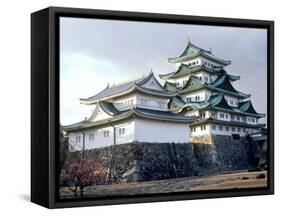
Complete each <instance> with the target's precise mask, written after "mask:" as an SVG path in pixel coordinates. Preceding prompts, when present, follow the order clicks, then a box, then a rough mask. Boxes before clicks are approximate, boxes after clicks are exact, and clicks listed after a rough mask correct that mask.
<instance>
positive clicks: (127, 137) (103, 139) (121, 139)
mask: <svg viewBox="0 0 281 216" xmlns="http://www.w3.org/2000/svg"><path fill="white" fill-rule="evenodd" d="M114 127H115V128H116V129H115V136H116V144H117V145H119V144H123V143H129V142H133V141H134V139H135V130H134V129H135V122H134V120H130V121H127V122H125V123H123V124H117V125H114ZM123 128H124V133H121V134H120V133H119V129H121V131H122V129H123ZM107 131H108V136H107V135H106V136H105V133H107ZM121 131H120V132H121ZM83 133H84V135H83ZM83 133H82V132H71V133H70V134H69V144H70V145H71V146H72V147H74V149H75V150H79V151H80V150H82V148H83V138H84V139H85V140H84V141H85V149H93V148H100V147H105V146H110V145H113V143H114V139H113V138H114V137H113V127H112V126H105V127H102V128H95V129H89V130H85V131H84V132H83ZM90 136H91V137H93V138H92V139H91V137H90ZM77 137H80V142H76V141H77Z"/></svg>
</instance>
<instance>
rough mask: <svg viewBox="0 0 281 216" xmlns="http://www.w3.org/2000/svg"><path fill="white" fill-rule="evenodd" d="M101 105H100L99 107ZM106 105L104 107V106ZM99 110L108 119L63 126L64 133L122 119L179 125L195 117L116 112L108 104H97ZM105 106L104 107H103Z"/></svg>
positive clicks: (143, 111) (146, 111) (140, 110)
mask: <svg viewBox="0 0 281 216" xmlns="http://www.w3.org/2000/svg"><path fill="white" fill-rule="evenodd" d="M101 104H102V105H101ZM105 104H106V105H105ZM98 105H99V106H100V108H101V109H102V110H103V111H105V112H106V113H109V115H110V116H111V117H110V118H106V119H103V120H98V121H92V119H91V117H90V118H89V119H88V120H84V121H81V122H77V123H75V124H71V125H67V126H63V129H64V130H66V131H76V130H80V129H84V128H91V127H97V126H101V125H105V124H110V123H114V122H118V121H121V120H124V119H129V118H133V117H138V118H145V119H152V120H159V121H167V120H168V121H171V122H179V123H192V122H194V121H195V119H196V118H195V117H187V116H184V115H183V114H181V113H173V112H171V111H160V110H151V109H145V108H138V107H132V108H131V109H129V110H126V111H122V112H119V111H118V112H116V110H115V109H116V108H115V109H114V108H113V107H114V105H113V104H111V103H109V102H106V103H104V102H98ZM104 105H105V106H104Z"/></svg>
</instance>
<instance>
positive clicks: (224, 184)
mask: <svg viewBox="0 0 281 216" xmlns="http://www.w3.org/2000/svg"><path fill="white" fill-rule="evenodd" d="M260 174H264V175H265V178H257V176H258V175H260ZM266 185H267V173H266V171H257V172H248V171H240V172H235V173H229V174H220V175H212V176H206V177H191V178H190V177H189V178H176V179H167V180H159V181H149V182H134V183H122V184H114V185H100V186H90V187H87V188H85V192H84V196H87V197H88V196H89V197H102V196H114V195H118V196H120V195H136V194H154V193H171V192H184V191H198V190H222V189H236V188H260V187H266ZM60 195H61V198H73V197H74V196H73V193H72V192H71V191H70V190H69V189H68V188H62V189H61V190H60Z"/></svg>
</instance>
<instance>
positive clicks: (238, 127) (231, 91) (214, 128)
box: [160, 41, 265, 143]
mask: <svg viewBox="0 0 281 216" xmlns="http://www.w3.org/2000/svg"><path fill="white" fill-rule="evenodd" d="M168 60H169V62H170V63H173V64H175V68H176V70H175V71H174V72H172V73H169V74H164V75H160V78H161V79H163V80H164V81H165V84H164V89H165V90H166V91H167V92H176V93H177V95H176V96H174V97H172V98H171V99H170V101H169V109H170V110H171V111H172V112H173V113H182V114H183V115H184V116H189V117H197V119H196V120H195V121H194V122H193V123H192V124H190V133H191V141H193V142H203V143H204V142H205V143H206V142H207V143H208V142H211V141H210V139H209V138H210V135H226V136H232V137H233V138H234V139H239V137H240V136H245V135H247V134H251V133H254V132H257V131H259V129H260V128H262V127H264V126H265V125H262V124H259V123H258V120H259V119H260V118H262V117H264V116H265V115H264V114H260V113H257V112H256V110H255V109H254V107H253V104H252V102H251V100H250V94H247V93H243V92H240V91H238V90H237V89H235V88H234V87H233V85H232V83H233V82H236V81H238V80H239V79H240V77H239V76H235V75H232V74H229V73H228V72H227V71H226V70H225V67H226V66H228V65H230V63H231V61H228V60H224V59H222V58H218V57H217V56H215V55H214V54H213V52H212V51H211V50H205V49H202V48H200V47H198V46H196V45H194V44H192V43H191V42H190V41H188V44H187V47H186V48H185V50H184V51H183V53H182V54H181V55H180V56H178V57H175V58H169V59H168ZM202 138H203V139H202Z"/></svg>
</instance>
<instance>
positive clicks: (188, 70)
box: [159, 64, 240, 81]
mask: <svg viewBox="0 0 281 216" xmlns="http://www.w3.org/2000/svg"><path fill="white" fill-rule="evenodd" d="M200 71H205V72H207V73H210V74H216V75H223V74H226V75H227V76H228V77H229V79H230V80H231V81H236V80H239V79H240V77H239V76H235V75H230V74H227V72H226V71H225V70H224V69H223V67H222V66H215V67H206V66H205V65H197V66H192V67H190V66H188V65H186V64H181V65H180V66H179V68H178V69H177V70H176V71H175V72H171V73H168V74H160V75H159V77H160V78H161V79H163V80H169V79H174V78H178V77H181V76H186V75H190V74H195V73H196V72H200Z"/></svg>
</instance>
